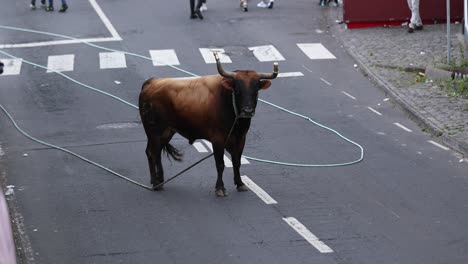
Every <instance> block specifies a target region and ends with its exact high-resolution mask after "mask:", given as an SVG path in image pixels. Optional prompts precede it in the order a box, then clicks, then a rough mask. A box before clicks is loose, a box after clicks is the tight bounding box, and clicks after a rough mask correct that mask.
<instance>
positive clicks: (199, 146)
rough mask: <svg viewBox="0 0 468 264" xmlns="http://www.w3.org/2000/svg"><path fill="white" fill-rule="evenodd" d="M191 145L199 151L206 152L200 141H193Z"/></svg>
mask: <svg viewBox="0 0 468 264" xmlns="http://www.w3.org/2000/svg"><path fill="white" fill-rule="evenodd" d="M193 146H194V147H195V148H196V149H197V151H198V152H200V153H206V152H208V150H207V149H206V148H205V147H204V146H203V144H202V143H200V142H195V143H193Z"/></svg>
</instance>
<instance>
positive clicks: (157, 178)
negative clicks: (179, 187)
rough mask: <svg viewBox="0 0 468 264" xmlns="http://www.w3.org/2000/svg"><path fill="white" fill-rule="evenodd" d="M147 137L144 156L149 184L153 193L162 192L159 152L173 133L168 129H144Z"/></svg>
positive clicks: (162, 177) (162, 179)
mask: <svg viewBox="0 0 468 264" xmlns="http://www.w3.org/2000/svg"><path fill="white" fill-rule="evenodd" d="M145 131H146V135H147V137H148V145H147V147H146V156H147V157H148V164H149V168H150V174H151V184H152V185H153V189H154V190H155V191H160V190H163V189H164V188H163V185H162V183H163V182H164V169H163V166H162V162H161V152H162V149H163V146H165V145H166V144H167V143H168V142H169V141H170V140H171V138H172V136H173V135H174V132H173V131H172V130H171V129H169V128H164V129H161V128H157V127H149V128H145Z"/></svg>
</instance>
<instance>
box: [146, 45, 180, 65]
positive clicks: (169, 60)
mask: <svg viewBox="0 0 468 264" xmlns="http://www.w3.org/2000/svg"><path fill="white" fill-rule="evenodd" d="M150 55H151V59H152V60H153V65H154V66H167V65H180V62H179V59H178V58H177V54H176V53H175V50H173V49H165V50H150Z"/></svg>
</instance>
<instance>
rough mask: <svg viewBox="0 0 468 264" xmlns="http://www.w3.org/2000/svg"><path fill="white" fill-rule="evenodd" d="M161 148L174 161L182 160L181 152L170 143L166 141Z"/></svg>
mask: <svg viewBox="0 0 468 264" xmlns="http://www.w3.org/2000/svg"><path fill="white" fill-rule="evenodd" d="M162 149H163V151H164V152H166V155H167V157H168V158H172V159H173V160H175V161H182V156H183V154H182V153H181V152H180V151H179V150H178V149H176V148H175V147H174V146H172V145H171V144H169V143H167V144H166V145H164V146H163V148H162Z"/></svg>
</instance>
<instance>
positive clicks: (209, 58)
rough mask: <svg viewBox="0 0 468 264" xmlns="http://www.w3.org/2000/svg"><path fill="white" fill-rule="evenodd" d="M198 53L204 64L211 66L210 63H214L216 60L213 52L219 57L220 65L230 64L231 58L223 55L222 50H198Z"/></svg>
mask: <svg viewBox="0 0 468 264" xmlns="http://www.w3.org/2000/svg"><path fill="white" fill-rule="evenodd" d="M199 50H200V53H201V55H202V57H203V59H204V60H205V62H206V63H208V64H211V63H216V60H215V58H214V55H213V52H217V53H218V56H219V61H220V62H221V63H232V60H231V58H229V56H228V55H226V54H224V52H225V51H224V49H217V48H213V49H209V48H200V49H199Z"/></svg>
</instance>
